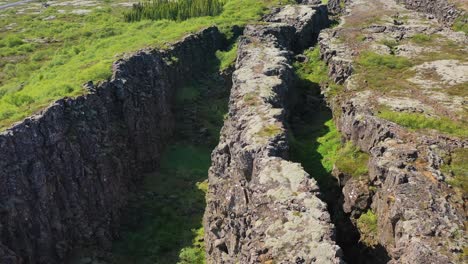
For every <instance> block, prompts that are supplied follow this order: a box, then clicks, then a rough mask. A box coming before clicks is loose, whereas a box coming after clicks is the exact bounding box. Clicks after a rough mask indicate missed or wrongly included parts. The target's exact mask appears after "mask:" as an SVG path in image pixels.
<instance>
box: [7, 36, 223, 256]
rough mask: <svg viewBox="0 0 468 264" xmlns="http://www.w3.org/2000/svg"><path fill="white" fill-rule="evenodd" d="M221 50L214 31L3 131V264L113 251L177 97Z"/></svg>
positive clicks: (136, 60) (140, 58) (144, 57)
mask: <svg viewBox="0 0 468 264" xmlns="http://www.w3.org/2000/svg"><path fill="white" fill-rule="evenodd" d="M221 45H222V37H221V34H220V33H219V31H218V30H217V28H215V27H211V28H208V29H205V30H203V31H201V32H200V33H198V34H194V35H190V36H188V37H186V38H185V39H183V40H182V41H180V42H178V43H176V44H174V45H173V46H172V47H171V48H169V49H168V50H166V51H158V50H143V51H140V52H137V53H135V54H133V55H131V56H128V57H127V58H125V59H122V60H119V61H117V62H116V63H115V64H114V69H113V70H114V74H113V77H112V79H111V80H110V81H109V82H104V83H103V84H101V85H98V86H97V87H95V92H93V93H90V94H87V95H83V96H79V97H77V98H73V99H72V98H65V99H61V100H58V101H57V102H55V103H54V104H52V105H51V106H50V107H48V108H47V109H46V110H44V111H43V112H42V113H41V114H38V115H36V116H32V117H29V118H27V119H26V120H24V121H23V122H21V123H19V124H17V125H15V126H13V127H12V128H11V129H8V130H7V131H5V132H2V133H1V134H0V182H1V183H2V184H1V185H0V262H1V263H47V264H49V263H63V259H64V258H65V257H66V255H67V253H69V252H70V250H71V249H73V248H74V247H75V246H78V245H81V244H83V243H98V244H99V245H100V246H102V247H109V245H110V244H109V241H110V240H111V239H112V238H113V237H114V235H115V233H116V229H115V227H116V226H117V225H118V223H119V218H120V209H121V208H122V207H123V206H124V205H125V204H126V198H127V194H128V193H129V192H130V191H132V190H133V189H134V186H135V183H136V182H137V181H138V180H139V179H141V177H142V174H143V173H144V172H146V171H149V170H153V169H155V168H156V167H157V164H158V160H159V156H160V153H161V150H162V148H163V146H164V144H165V139H167V138H168V136H169V135H170V134H171V131H172V127H173V124H172V122H173V118H172V112H171V102H172V97H173V94H174V91H175V89H176V88H177V87H178V86H180V85H181V84H183V83H184V82H186V81H188V80H190V79H191V78H192V76H194V75H196V74H199V72H201V71H203V70H204V69H205V67H206V65H208V63H207V61H208V60H209V59H210V56H214V53H215V51H216V50H217V49H219V48H220V47H221ZM173 58H177V62H175V61H173ZM93 90H94V89H93Z"/></svg>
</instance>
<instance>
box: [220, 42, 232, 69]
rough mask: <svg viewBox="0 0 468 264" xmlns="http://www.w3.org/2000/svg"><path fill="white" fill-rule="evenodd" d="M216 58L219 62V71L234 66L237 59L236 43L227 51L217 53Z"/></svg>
mask: <svg viewBox="0 0 468 264" xmlns="http://www.w3.org/2000/svg"><path fill="white" fill-rule="evenodd" d="M216 57H217V58H218V60H219V61H220V70H226V69H227V68H229V67H230V66H232V65H234V63H235V62H236V58H237V43H236V44H234V45H233V46H232V47H231V48H230V49H229V50H227V51H217V52H216Z"/></svg>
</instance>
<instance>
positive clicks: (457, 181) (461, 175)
mask: <svg viewBox="0 0 468 264" xmlns="http://www.w3.org/2000/svg"><path fill="white" fill-rule="evenodd" d="M467 161H468V149H466V148H460V149H457V150H455V151H454V152H453V153H451V155H450V157H449V159H448V160H446V161H445V162H446V163H445V164H444V165H443V166H442V168H441V170H442V172H443V173H444V174H445V175H448V176H450V178H448V179H447V182H448V183H449V184H450V185H452V186H454V187H456V188H459V189H460V190H462V191H463V193H465V194H467V193H468V163H467Z"/></svg>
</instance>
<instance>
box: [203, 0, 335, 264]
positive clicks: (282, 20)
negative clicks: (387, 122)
mask: <svg viewBox="0 0 468 264" xmlns="http://www.w3.org/2000/svg"><path fill="white" fill-rule="evenodd" d="M320 10H323V7H319V8H316V7H311V6H306V5H298V6H287V7H285V8H283V9H281V10H276V13H274V14H273V15H271V16H268V17H267V18H266V19H265V23H264V24H262V25H251V26H247V28H246V29H245V31H244V36H243V37H242V38H241V40H240V43H239V49H238V58H237V62H236V70H235V72H234V74H233V87H232V90H231V96H230V102H229V116H228V119H227V120H226V121H225V124H224V127H223V129H222V131H221V139H220V143H219V145H218V146H217V147H216V148H215V150H214V151H213V153H212V166H211V168H210V171H209V189H208V194H207V207H206V211H205V217H204V226H205V243H206V250H207V260H208V263H313V262H316V263H341V262H342V261H341V259H340V255H341V250H340V248H339V247H338V246H337V245H336V244H335V242H334V241H333V233H334V227H333V224H332V223H331V222H330V216H329V214H328V212H327V209H326V204H325V203H324V202H323V201H321V200H320V199H319V198H318V194H319V189H318V186H317V183H316V181H315V180H314V179H312V178H311V177H310V176H309V175H308V174H307V173H306V172H305V171H304V170H303V168H302V167H301V165H300V164H297V163H292V162H289V161H287V153H288V141H287V136H286V135H287V131H286V127H287V124H286V120H287V117H286V116H287V111H288V110H287V101H286V100H287V94H288V90H289V87H290V86H291V85H292V84H293V80H294V76H293V69H292V66H291V63H292V53H291V50H293V49H294V48H295V47H297V46H295V45H296V41H295V40H296V39H297V38H295V36H296V37H297V36H304V35H309V36H310V35H311V34H317V33H318V30H320V29H321V28H323V27H324V26H326V22H327V20H322V21H319V20H316V19H314V16H316V15H321V14H320V12H321V11H320ZM298 14H301V15H298ZM297 18H302V19H301V20H299V21H297ZM272 21H273V22H272ZM290 21H294V22H293V23H291V22H290ZM310 21H317V22H319V23H320V24H313V25H311V26H303V25H310ZM310 40H312V39H310ZM309 44H310V43H309ZM299 45H302V43H299Z"/></svg>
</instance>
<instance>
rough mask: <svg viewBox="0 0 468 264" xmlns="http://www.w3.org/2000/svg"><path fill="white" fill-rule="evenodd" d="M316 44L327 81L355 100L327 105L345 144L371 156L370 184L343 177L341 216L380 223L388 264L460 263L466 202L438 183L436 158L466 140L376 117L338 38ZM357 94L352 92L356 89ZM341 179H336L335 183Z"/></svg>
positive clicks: (324, 37)
mask: <svg viewBox="0 0 468 264" xmlns="http://www.w3.org/2000/svg"><path fill="white" fill-rule="evenodd" d="M337 30H340V29H329V30H325V31H323V32H322V33H321V34H320V36H319V44H320V52H321V55H322V59H323V60H325V61H326V62H327V64H328V68H329V75H330V77H331V79H332V80H334V81H335V82H337V83H340V84H344V89H345V91H347V92H348V93H350V94H352V96H346V92H345V93H344V95H341V96H338V97H333V98H327V100H328V103H329V104H330V105H331V107H332V109H333V112H334V113H333V114H334V117H335V123H336V125H337V127H338V129H339V131H340V132H341V134H342V137H343V138H344V139H345V140H346V141H349V140H350V141H352V142H353V143H354V144H356V145H357V146H359V148H360V149H361V150H363V151H365V152H367V153H369V154H370V160H369V164H368V168H369V175H368V178H367V179H355V178H351V177H347V179H349V180H348V181H347V182H342V183H341V184H342V185H344V188H343V194H344V199H345V201H344V202H345V203H344V210H345V212H347V213H350V215H351V216H353V217H355V218H357V217H359V216H360V215H361V214H362V213H363V212H366V211H367V210H368V209H372V211H373V212H375V214H376V216H377V219H378V221H377V222H378V231H377V232H378V234H377V240H378V242H379V244H381V245H382V246H384V247H385V248H386V250H387V252H388V253H389V255H390V257H391V258H392V260H391V261H390V263H408V264H409V263H457V262H458V261H459V258H460V254H461V253H460V252H461V251H462V248H463V245H464V244H466V237H465V236H464V235H454V234H456V233H457V232H461V233H463V232H464V231H462V230H464V221H465V212H464V207H463V201H458V202H457V201H454V199H453V196H454V193H453V191H452V190H450V188H449V187H448V186H447V183H445V182H444V181H443V179H444V176H443V174H442V173H441V171H440V165H441V164H442V163H443V162H442V157H441V153H444V152H445V153H450V152H452V151H453V150H454V149H458V148H463V147H464V148H466V147H468V142H466V140H461V139H457V138H451V137H447V136H442V135H439V136H429V135H423V134H418V133H411V132H409V131H408V130H407V129H404V128H403V127H400V126H398V125H396V124H395V123H392V122H390V121H387V120H384V119H381V118H379V117H377V116H376V113H375V109H373V108H372V107H371V106H370V104H369V102H370V101H372V100H373V98H371V97H370V95H369V94H368V93H366V92H367V91H364V92H360V93H352V91H353V87H352V85H353V84H354V83H352V78H350V77H352V73H353V56H352V54H351V51H350V49H347V48H346V47H344V46H343V45H341V44H340V42H339V41H334V37H335V35H336V33H337V32H336V31H337ZM354 89H356V87H354ZM337 176H338V175H337Z"/></svg>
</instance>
